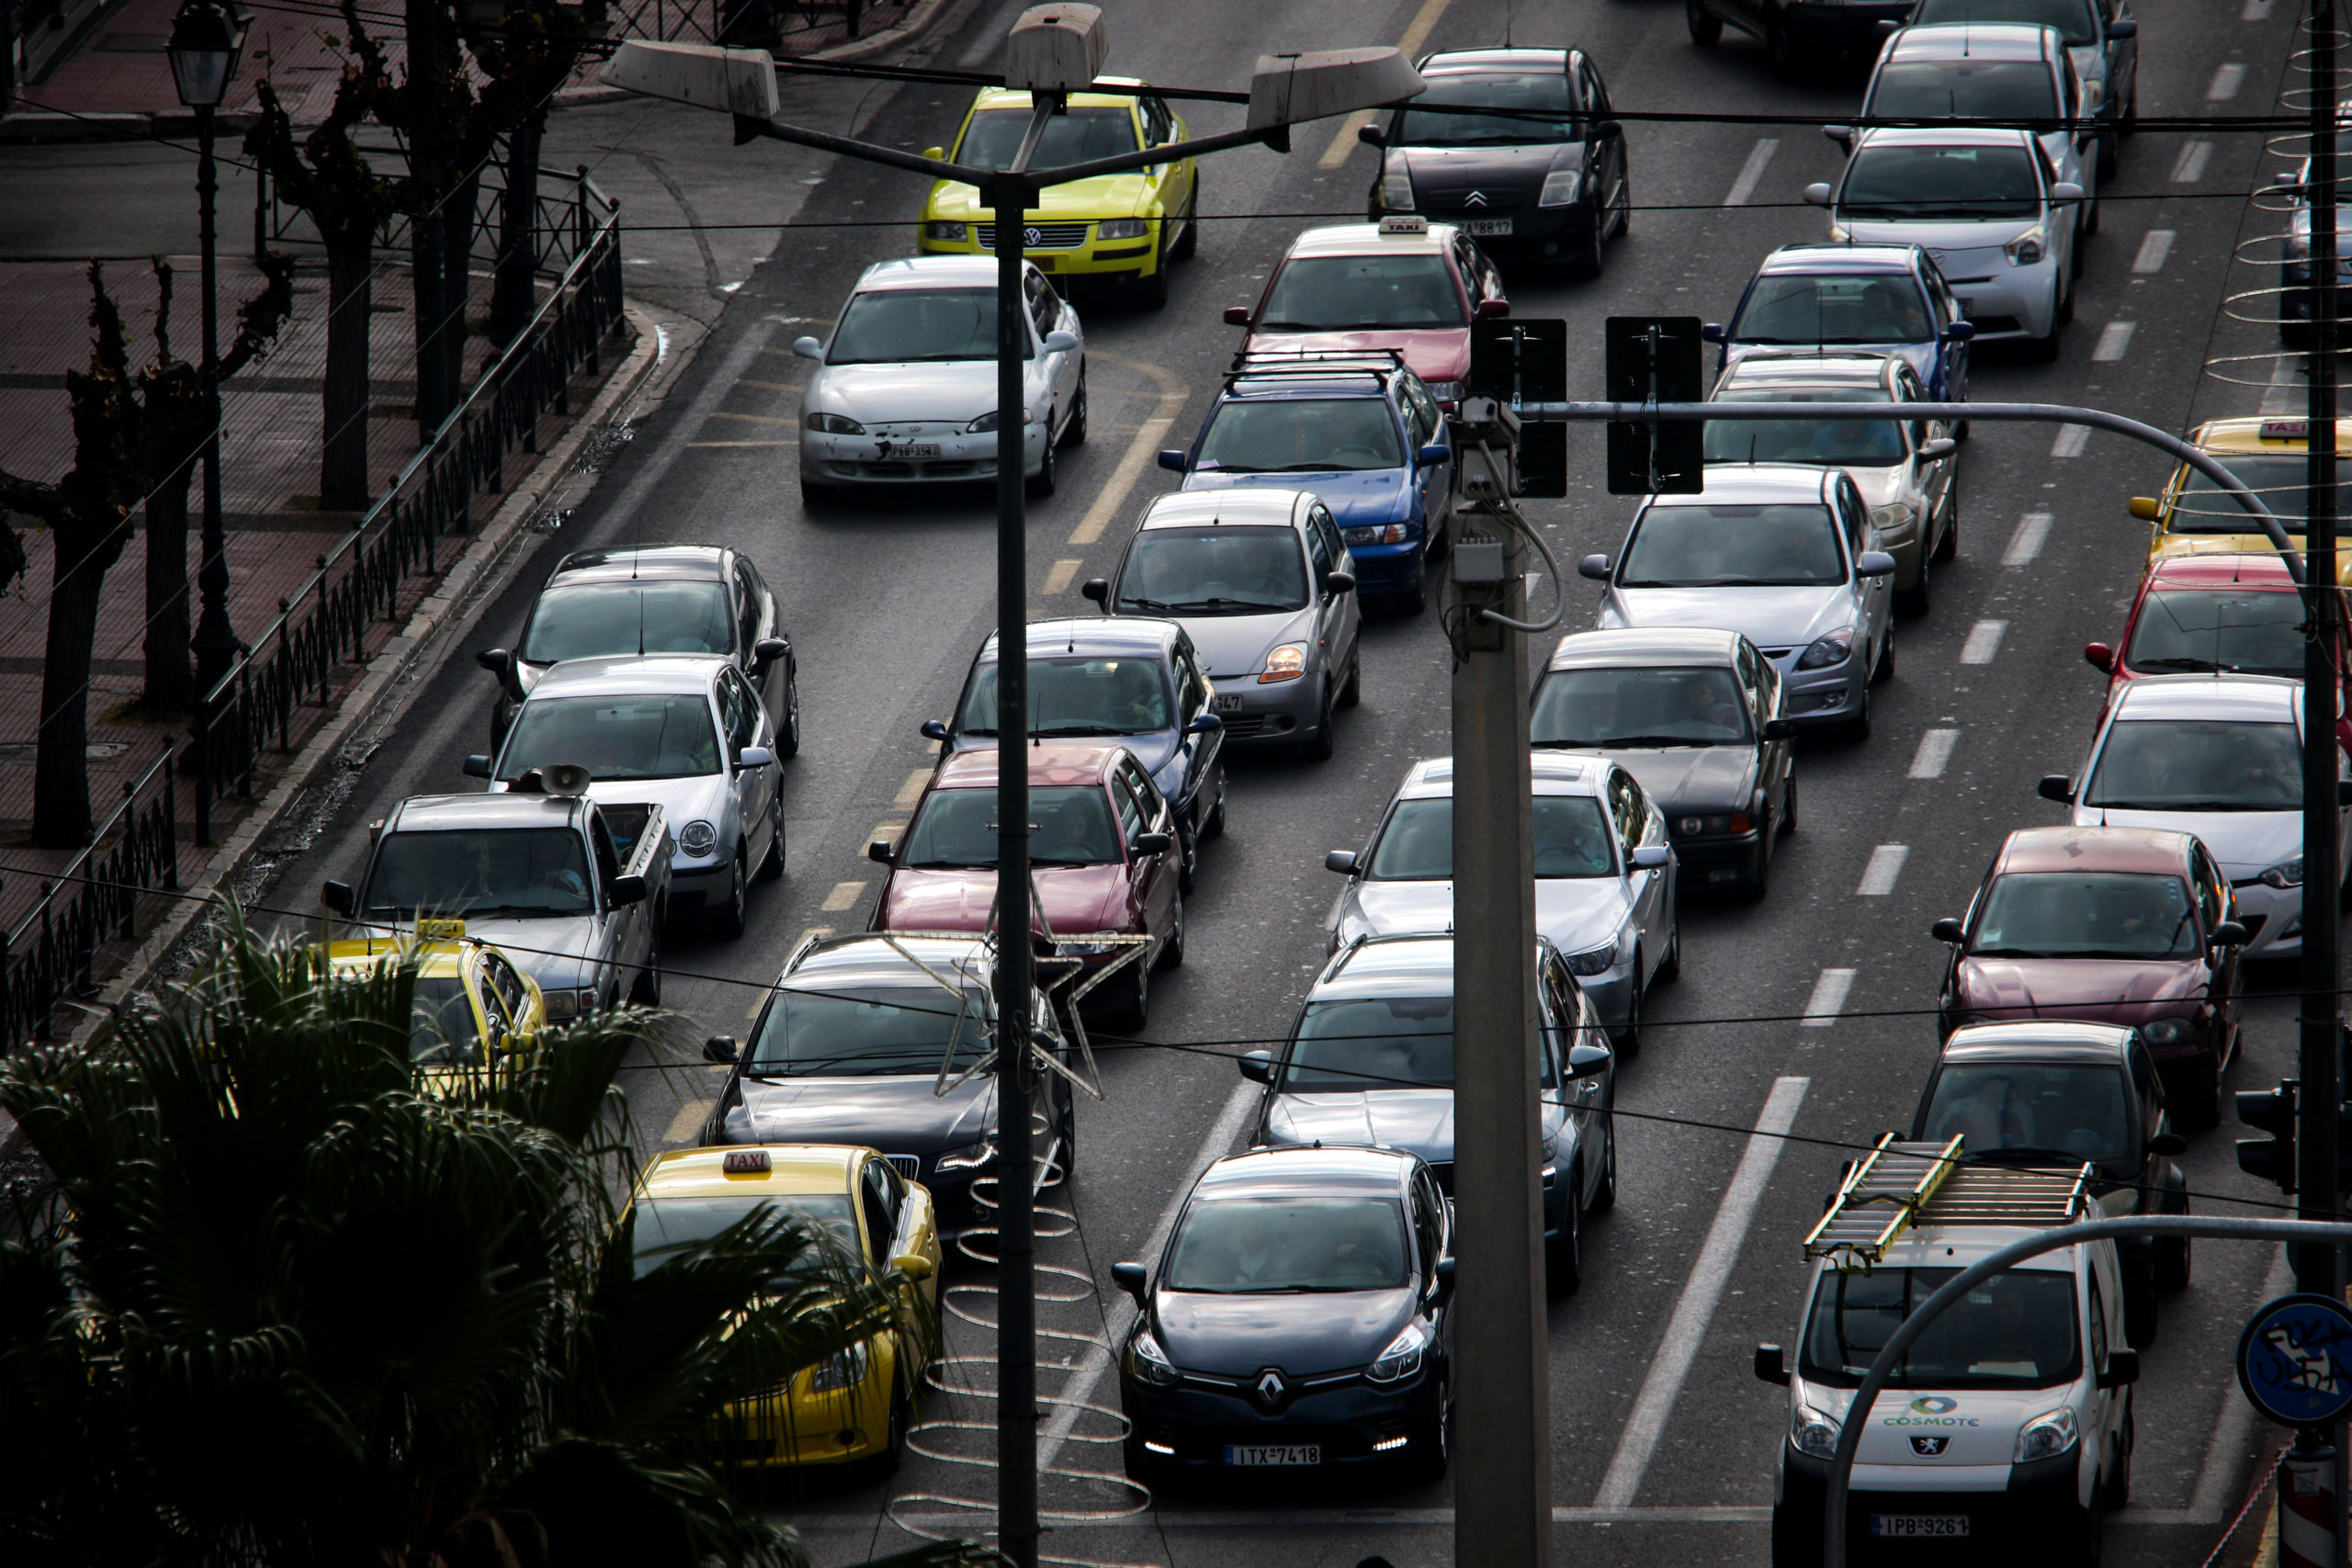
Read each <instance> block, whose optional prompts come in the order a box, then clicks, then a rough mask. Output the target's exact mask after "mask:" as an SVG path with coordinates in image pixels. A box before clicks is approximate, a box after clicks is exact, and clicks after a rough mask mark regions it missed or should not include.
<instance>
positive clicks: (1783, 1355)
mask: <svg viewBox="0 0 2352 1568" xmlns="http://www.w3.org/2000/svg"><path fill="white" fill-rule="evenodd" d="M1756 1375H1757V1376H1758V1377H1759V1378H1762V1379H1763V1380H1764V1381H1765V1382H1769V1383H1777V1384H1778V1385H1779V1386H1781V1387H1782V1388H1786V1387H1788V1386H1789V1354H1788V1352H1787V1351H1785V1350H1783V1349H1781V1348H1780V1347H1779V1346H1778V1345H1758V1347H1756Z"/></svg>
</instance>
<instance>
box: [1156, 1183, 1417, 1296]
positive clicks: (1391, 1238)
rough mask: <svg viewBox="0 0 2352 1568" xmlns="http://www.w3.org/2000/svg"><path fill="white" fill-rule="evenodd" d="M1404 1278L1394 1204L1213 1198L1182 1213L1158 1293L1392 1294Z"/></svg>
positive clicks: (1399, 1214) (1401, 1217) (1401, 1229)
mask: <svg viewBox="0 0 2352 1568" xmlns="http://www.w3.org/2000/svg"><path fill="white" fill-rule="evenodd" d="M1405 1279H1406V1271H1405V1213H1404V1210H1403V1209H1402V1208H1401V1207H1400V1206H1399V1205H1398V1203H1397V1201H1396V1200H1395V1199H1394V1198H1218V1199H1213V1200H1209V1201H1199V1202H1194V1203H1193V1205H1192V1206H1191V1207H1189V1208H1187V1209H1186V1210H1185V1211H1184V1224H1183V1228H1182V1229H1181V1230H1179V1231H1178V1232H1177V1233H1176V1246H1175V1248H1174V1250H1173V1251H1172V1252H1171V1253H1170V1260H1169V1264H1168V1272H1167V1275H1166V1277H1165V1278H1163V1279H1162V1280H1160V1288H1161V1289H1162V1290H1169V1291H1204V1292H1211V1293H1213V1294H1216V1295H1255V1294H1261V1293H1269V1294H1270V1293H1272V1292H1288V1291H1394V1290H1397V1289H1399V1288H1401V1287H1402V1286H1403V1285H1404V1283H1405Z"/></svg>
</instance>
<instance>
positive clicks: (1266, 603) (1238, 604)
mask: <svg viewBox="0 0 2352 1568" xmlns="http://www.w3.org/2000/svg"><path fill="white" fill-rule="evenodd" d="M1174 607H1175V608H1176V609H1178V610H1180V611H1186V612H1196V611H1203V610H1205V611H1207V612H1209V613H1210V614H1212V615H1219V614H1224V613H1227V612H1229V611H1233V610H1296V609H1301V608H1303V607H1304V606H1302V605H1298V604H1283V603H1282V602H1281V601H1279V600H1273V599H1227V598H1225V597H1223V596H1222V595H1220V596H1219V597H1217V598H1214V599H1179V600H1178V601H1176V604H1175V606H1174Z"/></svg>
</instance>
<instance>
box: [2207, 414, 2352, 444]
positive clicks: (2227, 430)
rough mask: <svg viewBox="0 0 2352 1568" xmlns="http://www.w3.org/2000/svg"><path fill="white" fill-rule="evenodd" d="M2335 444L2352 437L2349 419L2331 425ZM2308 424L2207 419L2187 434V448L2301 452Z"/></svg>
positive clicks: (2252, 417)
mask: <svg viewBox="0 0 2352 1568" xmlns="http://www.w3.org/2000/svg"><path fill="white" fill-rule="evenodd" d="M2335 433H2336V442H2337V446H2338V447H2339V449H2340V448H2341V446H2342V445H2343V442H2344V438H2345V437H2346V436H2352V419H2339V420H2337V421H2336V422H2335ZM2310 434H2311V422H2310V421H2309V420H2304V419H2281V418H2276V417H2273V418H2267V419H2266V418H2264V417H2262V416H2260V415H2248V416H2247V417H2245V418H2243V419H2211V420H2207V421H2206V422H2205V423H2203V424H2200V425H2199V426H2198V427H2197V428H2196V429H2195V430H2194V431H2192V432H2190V433H2189V436H2188V441H2189V445H2191V446H2197V447H2199V448H2201V449H2203V450H2205V451H2208V452H2301V451H2302V450H2303V449H2304V448H2305V447H2306V446H2309V445H2310V440H2309V437H2310Z"/></svg>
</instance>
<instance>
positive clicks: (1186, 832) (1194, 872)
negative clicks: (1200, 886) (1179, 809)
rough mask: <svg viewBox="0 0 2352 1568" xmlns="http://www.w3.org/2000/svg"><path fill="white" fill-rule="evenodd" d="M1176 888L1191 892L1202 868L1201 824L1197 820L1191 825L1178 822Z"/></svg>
mask: <svg viewBox="0 0 2352 1568" xmlns="http://www.w3.org/2000/svg"><path fill="white" fill-rule="evenodd" d="M1195 816H1197V813H1196V814H1195ZM1176 848H1177V851H1178V854H1179V858H1178V860H1177V862H1176V888H1177V891H1178V892H1180V893H1190V892H1191V891H1192V890H1193V883H1194V882H1195V881H1197V880H1198V879H1199V876H1200V870H1201V825H1200V823H1199V822H1198V821H1197V820H1195V821H1194V822H1193V824H1192V825H1191V826H1190V827H1187V826H1185V824H1184V823H1183V822H1182V821H1179V822H1178V823H1177V824H1176Z"/></svg>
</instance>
